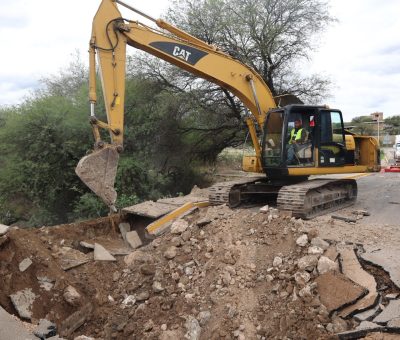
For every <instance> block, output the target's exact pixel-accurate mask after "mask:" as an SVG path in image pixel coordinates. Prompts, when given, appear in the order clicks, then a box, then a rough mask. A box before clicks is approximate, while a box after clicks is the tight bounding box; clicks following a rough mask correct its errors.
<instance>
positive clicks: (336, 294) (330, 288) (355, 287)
mask: <svg viewBox="0 0 400 340" xmlns="http://www.w3.org/2000/svg"><path fill="white" fill-rule="evenodd" d="M315 282H316V283H317V290H318V294H319V296H320V299H321V302H322V304H323V305H324V306H325V307H326V308H327V310H328V312H329V313H333V312H334V311H337V310H339V309H342V308H344V307H346V306H348V305H351V304H353V303H355V302H356V301H357V300H359V299H360V298H361V297H363V296H364V295H365V294H366V293H367V290H366V289H365V288H364V287H362V286H360V285H359V284H357V283H355V282H353V281H351V280H350V279H349V278H348V277H347V276H345V275H343V274H341V273H334V272H328V273H325V274H322V275H320V276H319V277H317V278H316V280H315Z"/></svg>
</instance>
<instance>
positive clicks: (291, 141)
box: [289, 128, 303, 144]
mask: <svg viewBox="0 0 400 340" xmlns="http://www.w3.org/2000/svg"><path fill="white" fill-rule="evenodd" d="M294 131H295V129H292V131H291V132H290V141H289V144H293V136H294ZM302 132H303V128H301V129H299V130H298V131H297V133H296V137H295V138H294V140H300V139H301V134H302Z"/></svg>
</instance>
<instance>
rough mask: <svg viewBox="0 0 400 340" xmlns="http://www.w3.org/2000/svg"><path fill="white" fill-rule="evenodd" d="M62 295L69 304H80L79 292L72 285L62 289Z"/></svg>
mask: <svg viewBox="0 0 400 340" xmlns="http://www.w3.org/2000/svg"><path fill="white" fill-rule="evenodd" d="M63 297H64V299H65V301H67V302H68V303H69V304H70V305H71V306H79V305H80V304H81V298H82V297H81V294H79V293H78V291H77V290H76V289H75V288H74V287H72V286H68V287H67V288H65V289H64V294H63Z"/></svg>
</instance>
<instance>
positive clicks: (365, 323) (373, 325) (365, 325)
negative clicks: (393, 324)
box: [356, 321, 382, 331]
mask: <svg viewBox="0 0 400 340" xmlns="http://www.w3.org/2000/svg"><path fill="white" fill-rule="evenodd" d="M379 327H382V326H379V325H378V324H376V323H373V322H369V321H363V322H361V323H360V324H359V325H358V326H357V327H356V330H357V331H361V330H364V329H375V328H379Z"/></svg>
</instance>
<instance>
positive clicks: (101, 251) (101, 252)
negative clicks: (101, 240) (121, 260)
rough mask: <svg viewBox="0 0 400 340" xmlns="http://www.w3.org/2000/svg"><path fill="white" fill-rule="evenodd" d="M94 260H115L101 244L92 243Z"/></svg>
mask: <svg viewBox="0 0 400 340" xmlns="http://www.w3.org/2000/svg"><path fill="white" fill-rule="evenodd" d="M94 260H95V261H117V260H116V258H115V257H114V256H112V255H111V254H110V253H109V251H107V249H106V248H104V247H103V246H102V245H101V244H98V243H95V244H94Z"/></svg>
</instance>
